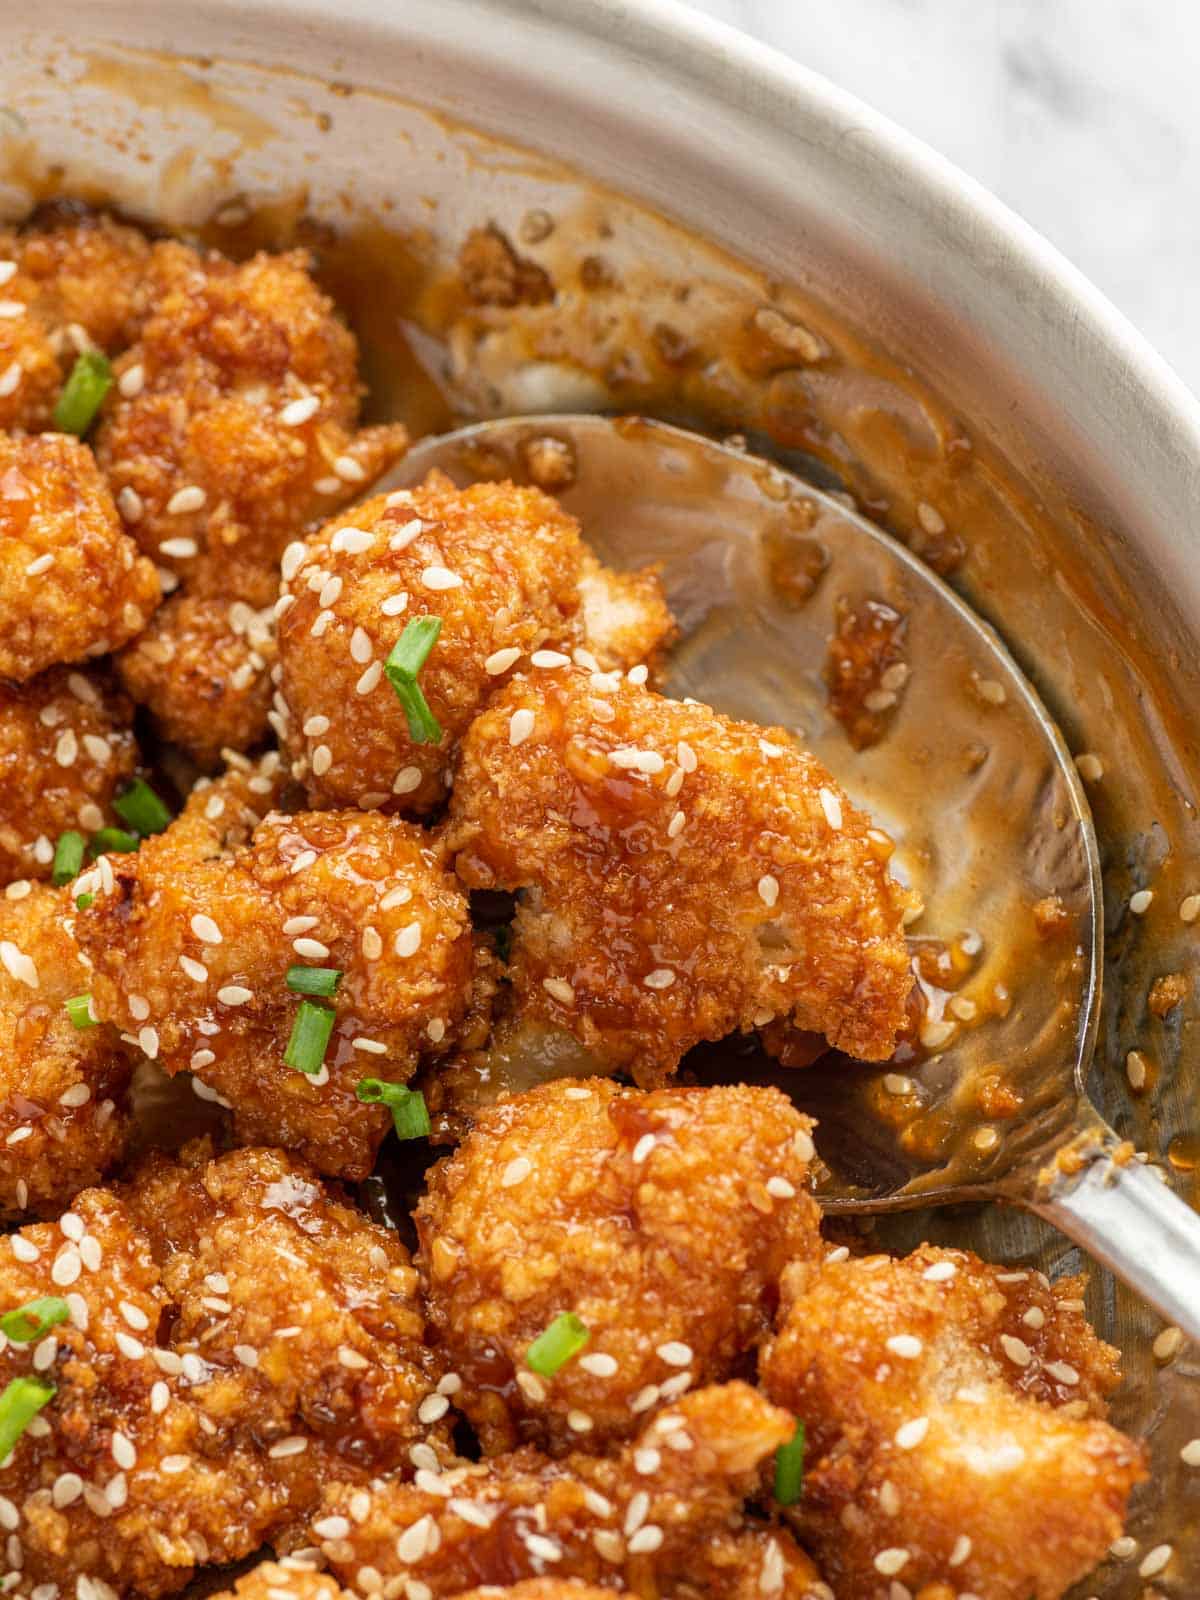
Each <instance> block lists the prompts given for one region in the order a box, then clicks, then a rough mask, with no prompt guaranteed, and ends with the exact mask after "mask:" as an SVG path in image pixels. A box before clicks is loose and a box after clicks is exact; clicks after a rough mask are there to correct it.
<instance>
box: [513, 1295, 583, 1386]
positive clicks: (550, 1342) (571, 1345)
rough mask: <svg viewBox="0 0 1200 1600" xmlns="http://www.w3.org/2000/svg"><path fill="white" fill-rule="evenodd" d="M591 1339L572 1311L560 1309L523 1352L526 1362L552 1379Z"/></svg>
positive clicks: (533, 1370)
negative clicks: (543, 1330) (558, 1313)
mask: <svg viewBox="0 0 1200 1600" xmlns="http://www.w3.org/2000/svg"><path fill="white" fill-rule="evenodd" d="M590 1338H591V1334H590V1333H589V1332H588V1329H587V1328H586V1326H585V1325H584V1324H583V1323H582V1322H581V1321H580V1319H579V1318H578V1317H577V1316H576V1315H575V1313H574V1312H573V1311H563V1312H562V1313H560V1315H559V1316H557V1317H555V1319H554V1321H553V1322H552V1323H551V1324H550V1326H549V1327H548V1328H547V1329H546V1331H545V1333H539V1334H538V1336H537V1338H536V1339H535V1340H534V1341H533V1343H532V1344H531V1345H530V1346H529V1349H528V1350H526V1352H525V1365H526V1366H527V1367H528V1368H529V1370H530V1371H531V1372H536V1373H538V1374H539V1375H540V1376H541V1377H543V1378H552V1377H553V1376H554V1374H555V1373H556V1372H557V1371H558V1370H559V1369H560V1368H561V1367H565V1366H566V1364H567V1362H568V1361H570V1360H571V1359H572V1358H573V1357H574V1356H577V1355H578V1354H579V1352H580V1351H581V1350H582V1349H583V1347H584V1345H585V1344H587V1342H588V1340H589V1339H590Z"/></svg>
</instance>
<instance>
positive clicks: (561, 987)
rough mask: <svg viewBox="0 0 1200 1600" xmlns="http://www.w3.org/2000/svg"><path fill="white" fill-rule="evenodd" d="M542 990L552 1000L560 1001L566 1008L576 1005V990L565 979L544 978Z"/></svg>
mask: <svg viewBox="0 0 1200 1600" xmlns="http://www.w3.org/2000/svg"><path fill="white" fill-rule="evenodd" d="M542 988H543V989H544V990H545V991H546V993H547V994H548V995H550V997H551V998H552V999H554V1000H558V1001H560V1002H561V1003H562V1004H563V1005H564V1006H571V1005H574V1004H575V990H574V989H573V988H572V987H571V985H570V984H569V983H568V982H567V980H566V979H565V978H543V979H542Z"/></svg>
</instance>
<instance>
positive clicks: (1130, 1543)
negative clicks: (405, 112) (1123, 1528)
mask: <svg viewBox="0 0 1200 1600" xmlns="http://www.w3.org/2000/svg"><path fill="white" fill-rule="evenodd" d="M1136 1549H1137V1540H1136V1539H1131V1538H1130V1537H1129V1535H1128V1534H1122V1536H1121V1537H1120V1538H1119V1539H1114V1540H1113V1542H1112V1543H1111V1544H1110V1545H1109V1547H1108V1553H1109V1555H1111V1556H1115V1557H1116V1558H1117V1560H1118V1561H1127V1560H1128V1559H1129V1557H1130V1556H1131V1555H1133V1553H1134V1551H1135V1550H1136Z"/></svg>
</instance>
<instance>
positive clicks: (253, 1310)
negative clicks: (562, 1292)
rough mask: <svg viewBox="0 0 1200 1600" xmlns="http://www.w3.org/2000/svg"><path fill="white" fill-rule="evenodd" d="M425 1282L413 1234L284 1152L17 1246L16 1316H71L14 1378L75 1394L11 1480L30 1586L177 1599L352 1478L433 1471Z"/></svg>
mask: <svg viewBox="0 0 1200 1600" xmlns="http://www.w3.org/2000/svg"><path fill="white" fill-rule="evenodd" d="M30 1257H32V1259H30ZM414 1285H415V1279H414V1274H413V1272H412V1269H411V1268H410V1266H409V1265H408V1261H407V1258H406V1256H405V1254H404V1250H403V1248H402V1247H401V1246H400V1245H399V1244H398V1242H397V1241H396V1238H395V1235H394V1234H390V1233H388V1232H387V1231H386V1230H383V1229H380V1228H376V1227H374V1226H373V1225H372V1224H370V1223H368V1222H367V1221H366V1219H365V1218H363V1217H362V1216H360V1215H359V1214H358V1213H357V1212H355V1211H353V1210H351V1209H350V1208H349V1207H347V1206H345V1205H342V1204H340V1203H339V1202H338V1201H337V1200H336V1199H334V1198H333V1197H332V1196H331V1195H329V1194H327V1193H326V1192H325V1191H323V1190H322V1189H321V1187H320V1185H319V1183H318V1182H317V1181H316V1179H315V1177H314V1175H313V1174H312V1172H311V1171H310V1170H308V1169H306V1168H304V1167H302V1166H300V1165H298V1164H297V1163H295V1162H293V1161H291V1160H289V1159H288V1158H287V1157H285V1156H283V1155H282V1154H281V1153H279V1152H273V1151H262V1150H258V1151H254V1150H244V1151H238V1152H235V1153H234V1154H233V1155H231V1156H227V1157H225V1158H223V1159H222V1160H220V1161H216V1162H210V1161H208V1160H207V1159H206V1158H205V1153H204V1152H203V1151H202V1150H201V1151H197V1152H195V1153H194V1154H193V1156H192V1157H191V1159H190V1162H189V1163H188V1165H187V1166H186V1167H184V1168H180V1167H176V1166H174V1165H173V1164H171V1163H169V1162H166V1161H164V1160H162V1159H161V1158H158V1159H155V1160H153V1161H151V1163H150V1164H149V1166H148V1167H147V1168H146V1169H145V1170H144V1171H143V1172H141V1173H140V1174H139V1175H137V1176H136V1177H135V1178H134V1180H133V1182H132V1183H131V1184H129V1185H128V1186H126V1187H123V1188H122V1189H120V1190H117V1191H109V1190H103V1189H90V1190H86V1191H85V1192H84V1193H83V1194H81V1195H80V1196H78V1198H77V1199H76V1201H75V1202H74V1205H73V1207H72V1210H71V1212H70V1213H68V1214H66V1215H64V1216H63V1217H62V1218H61V1219H60V1220H59V1222H58V1223H57V1224H50V1223H46V1224H41V1225H38V1226H35V1227H29V1228H26V1229H24V1230H23V1231H22V1234H21V1235H20V1237H19V1239H18V1238H17V1236H9V1237H8V1238H6V1239H3V1240H0V1303H2V1304H3V1305H4V1306H5V1308H9V1307H16V1306H20V1305H24V1304H27V1303H28V1302H29V1301H31V1300H33V1299H35V1298H39V1297H41V1296H45V1295H64V1294H66V1295H68V1296H69V1297H70V1298H69V1300H68V1304H69V1306H70V1309H71V1316H70V1320H69V1321H68V1322H66V1323H64V1324H61V1325H60V1326H58V1327H56V1328H55V1329H54V1330H53V1333H52V1335H51V1336H50V1338H49V1342H48V1343H43V1342H42V1341H38V1342H36V1343H30V1344H14V1343H9V1344H8V1345H7V1346H6V1348H5V1349H4V1350H3V1351H0V1381H3V1382H5V1383H6V1382H8V1381H9V1380H10V1379H12V1378H15V1377H18V1376H21V1377H27V1376H29V1375H31V1374H32V1373H34V1372H38V1373H41V1374H42V1375H43V1376H44V1378H45V1379H46V1380H48V1381H49V1382H50V1383H52V1384H53V1385H55V1387H56V1391H57V1392H56V1393H55V1395H54V1397H53V1398H52V1399H51V1401H50V1403H49V1404H48V1405H47V1406H46V1407H45V1408H44V1410H43V1411H42V1413H41V1418H40V1424H39V1426H37V1427H31V1428H29V1429H27V1431H26V1432H25V1433H24V1435H23V1436H22V1437H21V1438H20V1439H19V1440H18V1442H17V1444H16V1447H15V1449H14V1451H13V1453H12V1456H11V1459H10V1461H9V1462H8V1463H7V1464H6V1465H5V1466H3V1467H0V1495H3V1496H4V1497H5V1504H6V1505H7V1506H9V1507H11V1508H12V1512H11V1514H12V1516H14V1517H15V1522H13V1521H9V1522H6V1528H11V1530H12V1531H11V1533H10V1534H7V1535H6V1537H8V1539H9V1543H8V1545H7V1549H8V1551H9V1552H10V1553H11V1551H12V1550H13V1549H14V1548H19V1550H20V1556H21V1559H20V1563H19V1570H20V1571H21V1573H22V1579H23V1582H24V1584H25V1585H27V1586H28V1587H27V1589H26V1591H25V1592H26V1593H29V1592H34V1593H36V1592H38V1586H40V1585H42V1584H57V1585H58V1586H59V1590H60V1592H61V1593H63V1594H72V1595H73V1594H74V1593H75V1588H76V1579H77V1578H80V1577H86V1578H91V1579H93V1580H95V1581H98V1582H100V1583H106V1584H108V1585H111V1586H112V1588H113V1589H115V1590H116V1591H117V1592H118V1593H119V1594H126V1593H129V1592H130V1591H134V1592H136V1593H137V1594H139V1595H147V1596H157V1595H160V1594H166V1593H170V1592H173V1591H175V1590H177V1589H179V1588H181V1587H182V1586H183V1585H184V1584H185V1583H186V1582H187V1581H188V1578H189V1577H190V1576H191V1573H192V1571H193V1570H194V1568H195V1567H197V1566H200V1565H203V1564H205V1563H207V1562H210V1561H211V1562H213V1563H221V1562H226V1561H233V1560H239V1559H241V1558H242V1557H244V1556H246V1555H249V1554H250V1553H252V1552H253V1551H254V1550H256V1549H257V1548H258V1547H259V1546H260V1545H261V1544H262V1543H263V1541H264V1540H266V1539H268V1538H270V1537H271V1535H272V1534H273V1532H274V1531H275V1530H276V1529H277V1528H279V1527H280V1526H281V1525H282V1524H283V1523H284V1522H285V1521H287V1520H290V1519H293V1518H296V1517H303V1516H305V1515H306V1514H307V1513H308V1512H309V1511H310V1510H311V1508H312V1507H314V1506H315V1505H316V1504H317V1503H318V1501H319V1499H320V1495H321V1491H322V1487H323V1484H324V1482H325V1481H328V1479H329V1478H330V1477H331V1476H332V1475H333V1474H334V1473H335V1472H336V1475H337V1477H338V1479H339V1480H340V1481H343V1482H346V1481H349V1482H356V1481H358V1482H361V1481H363V1480H364V1479H365V1478H367V1477H369V1476H370V1475H371V1474H372V1473H374V1472H376V1471H380V1470H395V1469H398V1468H404V1469H405V1470H410V1469H409V1468H408V1466H407V1463H408V1459H409V1452H410V1450H411V1449H413V1448H414V1445H415V1446H417V1447H424V1448H426V1449H427V1450H428V1452H429V1455H430V1456H432V1457H434V1459H435V1460H436V1457H437V1453H438V1452H439V1451H440V1452H443V1453H444V1451H445V1440H444V1436H443V1435H442V1433H441V1431H440V1430H436V1429H435V1430H433V1431H432V1433H431V1432H430V1430H428V1429H427V1428H426V1427H425V1426H424V1425H423V1424H421V1423H420V1422H419V1421H418V1419H417V1417H416V1408H417V1407H418V1406H419V1405H420V1403H421V1399H422V1398H423V1397H424V1396H426V1395H428V1394H429V1392H430V1389H431V1387H432V1373H431V1371H430V1370H429V1368H428V1362H427V1359H426V1357H425V1355H424V1352H423V1349H422V1339H421V1318H420V1313H419V1311H418V1309H417V1307H416V1304H415V1300H414V1297H413V1289H414ZM347 1352H349V1354H350V1358H351V1359H350V1360H349V1361H348V1360H347V1358H346V1353H347ZM14 1541H15V1544H14ZM81 1592H82V1591H81Z"/></svg>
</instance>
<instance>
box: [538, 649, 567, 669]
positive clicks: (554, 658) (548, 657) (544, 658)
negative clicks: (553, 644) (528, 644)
mask: <svg viewBox="0 0 1200 1600" xmlns="http://www.w3.org/2000/svg"><path fill="white" fill-rule="evenodd" d="M529 659H530V661H531V662H532V664H533V665H534V666H535V667H545V668H553V667H569V666H570V665H571V658H570V656H565V655H563V653H562V651H561V650H535V651H534V652H533V654H532V655H531V656H530V658H529Z"/></svg>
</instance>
